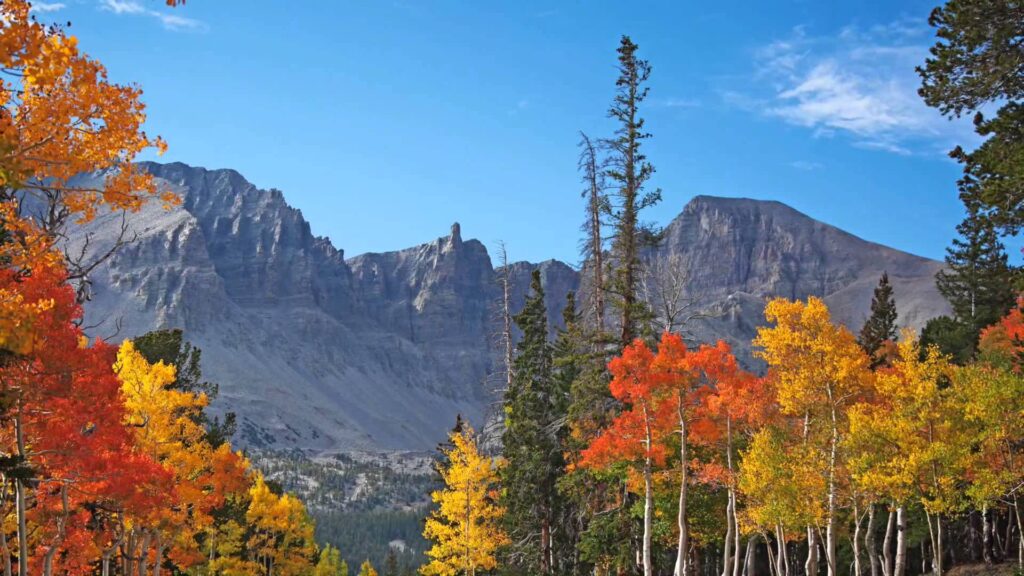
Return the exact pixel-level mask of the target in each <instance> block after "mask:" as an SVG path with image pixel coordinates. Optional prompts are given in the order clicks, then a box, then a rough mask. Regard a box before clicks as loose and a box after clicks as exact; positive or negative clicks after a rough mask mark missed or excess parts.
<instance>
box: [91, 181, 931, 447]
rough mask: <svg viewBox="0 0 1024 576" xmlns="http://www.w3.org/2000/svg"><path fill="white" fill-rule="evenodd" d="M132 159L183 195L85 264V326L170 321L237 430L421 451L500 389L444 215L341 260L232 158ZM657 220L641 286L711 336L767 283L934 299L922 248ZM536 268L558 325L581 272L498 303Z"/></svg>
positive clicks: (748, 218)
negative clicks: (660, 235)
mask: <svg viewBox="0 0 1024 576" xmlns="http://www.w3.org/2000/svg"><path fill="white" fill-rule="evenodd" d="M144 167H145V168H146V169H147V170H149V171H150V172H151V173H153V174H154V175H155V176H157V177H158V178H159V179H160V181H161V182H162V184H163V185H166V186H169V187H171V188H172V189H173V190H175V191H176V192H177V193H178V194H179V196H180V197H181V199H182V203H181V205H180V206H178V207H175V208H173V209H170V210H165V209H163V208H162V207H161V206H158V205H156V204H153V203H151V205H147V206H146V207H145V208H144V209H143V210H142V211H141V212H140V213H138V214H133V215H130V216H129V219H128V227H129V229H130V233H131V235H132V236H133V237H134V241H132V242H129V243H127V244H126V245H125V246H124V247H123V248H122V249H121V250H119V251H118V252H117V253H116V254H115V256H114V257H113V258H111V259H110V260H109V261H108V262H106V263H105V264H104V265H103V266H101V267H100V268H99V269H97V271H96V272H95V273H94V275H93V278H92V282H93V285H92V292H93V298H92V300H91V301H90V302H88V303H87V305H86V307H85V311H86V325H87V326H90V327H91V328H90V332H91V333H92V334H93V335H98V336H106V337H108V338H116V339H120V338H124V337H131V336H135V335H138V334H142V333H144V332H146V331H149V330H153V329H157V328H172V327H173V328H182V329H184V330H185V332H186V335H187V337H188V338H189V339H190V340H191V341H192V342H193V343H195V344H196V345H197V346H199V347H200V348H202V350H203V364H204V370H205V372H206V375H207V377H208V378H209V379H210V380H212V381H215V382H218V383H220V385H221V396H220V398H219V399H218V400H217V402H216V403H215V406H214V407H215V409H217V410H221V411H223V410H229V409H230V410H233V411H235V412H237V413H238V415H239V423H240V430H239V432H240V433H239V437H238V438H236V440H238V441H240V443H242V444H244V445H248V446H250V447H253V448H271V449H289V448H301V449H304V450H306V451H309V452H313V453H330V452H350V451H358V450H363V451H394V450H398V451H417V450H428V449H431V448H433V447H434V446H435V445H436V443H437V442H438V441H439V440H440V439H441V438H442V437H443V435H444V432H445V431H446V430H447V429H448V428H449V427H450V426H451V424H452V423H453V422H454V420H455V416H456V414H462V415H463V416H465V417H468V418H469V419H470V420H472V421H474V422H481V421H482V420H483V419H484V418H485V417H486V415H487V414H488V412H489V410H490V409H491V407H492V406H493V403H494V402H495V400H496V399H497V398H498V394H497V385H498V383H497V382H495V380H496V379H495V378H493V377H490V378H489V377H488V374H489V373H491V372H492V371H493V367H494V366H495V365H496V360H497V358H498V355H497V350H496V347H495V346H494V342H493V336H492V335H493V334H494V333H495V327H496V320H497V306H496V304H497V302H498V297H499V287H498V285H497V283H496V282H495V270H494V266H493V263H492V261H491V258H490V256H489V255H488V252H487V249H486V247H485V246H484V245H483V244H481V243H480V242H479V241H477V240H472V239H463V238H462V234H461V229H460V227H459V225H458V224H455V225H453V226H452V228H451V231H450V233H449V234H448V235H445V236H441V237H439V238H436V239H435V240H433V241H430V242H427V243H425V244H422V245H420V246H415V247H412V248H408V249H405V250H399V251H396V252H386V253H372V254H362V255H358V256H355V257H351V258H346V257H345V254H344V252H343V251H341V250H339V249H337V248H335V247H334V246H333V245H332V243H331V242H330V241H329V240H328V239H326V238H320V237H316V236H314V235H313V234H312V233H311V231H310V227H309V224H308V222H307V221H306V220H305V219H304V218H303V217H302V214H301V213H300V212H299V211H298V210H296V209H294V208H292V207H290V206H289V205H288V204H287V203H286V201H285V199H284V196H283V194H282V193H281V192H280V191H277V190H261V189H259V188H256V187H255V186H253V185H252V184H251V183H249V182H247V181H246V180H245V179H244V178H243V177H242V176H241V175H239V174H238V173H237V172H235V171H233V170H206V169H203V168H196V167H190V166H187V165H184V164H180V163H173V164H156V163H147V164H145V165H144ZM101 176H102V175H100V174H94V175H88V176H84V177H83V178H84V179H90V178H91V179H95V180H97V181H98V180H99V179H100V178H101ZM575 216H576V215H567V216H566V218H567V226H570V227H571V226H572V222H573V221H574V219H575ZM120 224H121V219H120V218H119V217H117V216H114V215H108V216H104V217H101V218H98V219H97V220H96V221H94V222H91V223H89V224H87V225H84V226H83V227H82V228H81V229H79V230H76V231H75V233H74V234H73V236H72V240H71V242H72V244H79V245H80V244H81V243H83V242H84V241H85V240H86V239H88V241H89V243H90V247H91V248H92V249H97V250H101V249H103V248H104V247H105V246H109V245H110V244H111V243H112V242H114V241H115V239H116V237H117V235H118V232H119V231H120ZM665 232H666V234H665V241H664V242H663V243H662V244H661V245H660V246H659V247H658V248H657V249H655V250H652V251H650V252H649V253H648V254H647V258H648V259H649V262H650V264H651V265H650V269H651V270H652V277H651V278H650V279H649V280H650V281H649V282H648V285H649V286H660V289H659V290H653V291H652V294H654V296H652V297H654V298H656V299H657V298H659V297H661V295H662V294H669V293H671V294H672V295H673V296H672V299H674V300H678V301H685V302H687V303H689V304H690V308H691V309H693V310H699V311H700V315H699V316H700V317H699V319H695V320H694V321H693V322H691V323H690V326H691V327H692V331H693V333H694V336H696V337H697V338H700V339H710V338H716V337H724V338H728V339H730V340H731V341H733V342H734V344H735V345H736V346H737V349H738V350H739V352H740V353H741V355H743V356H744V358H746V359H747V360H748V361H749V357H750V356H749V352H750V351H749V343H748V341H749V338H750V337H751V336H752V335H753V333H754V330H755V329H756V326H757V325H758V323H759V322H760V321H761V320H760V315H761V312H762V309H763V306H764V300H765V298H766V297H768V296H772V295H783V296H787V297H804V296H807V295H810V294H816V295H822V296H824V297H825V299H826V301H827V302H828V303H829V305H830V306H832V307H833V309H834V311H835V313H836V317H837V318H838V319H839V320H840V321H843V322H847V323H849V324H850V325H852V326H857V327H859V325H860V323H861V322H862V321H863V319H864V318H865V317H866V315H867V309H868V304H869V302H870V293H871V289H872V288H873V287H874V285H875V283H876V282H877V280H878V276H879V275H880V274H881V272H882V271H883V270H888V271H889V274H890V278H891V279H892V280H893V283H894V286H895V291H896V299H897V304H898V308H899V312H900V321H901V322H903V323H906V324H907V325H909V326H911V327H919V326H920V325H921V324H922V323H923V322H924V321H925V320H926V319H927V318H930V317H932V316H934V315H937V314H940V313H944V312H945V311H946V307H945V304H944V303H943V301H942V299H941V298H940V297H939V296H938V294H937V292H936V290H935V288H934V282H933V276H934V274H935V272H936V271H937V270H938V269H939V268H940V264H939V263H938V262H935V261H932V260H927V259H924V258H920V257H917V256H913V255H910V254H906V253H903V252H899V251H896V250H893V249H890V248H886V247H884V246H880V245H878V244H872V243H870V242H866V241H864V240H861V239H859V238H856V237H854V236H852V235H850V234H847V233H845V232H842V231H841V230H838V229H836V228H834V227H831V226H828V225H826V224H822V223H820V222H817V221H815V220H813V219H811V218H809V217H808V216H805V215H803V214H801V213H799V212H797V211H795V210H793V209H791V208H788V207H786V206H784V205H782V204H779V203H776V202H761V201H754V200H742V199H725V198H713V197H707V196H701V197H697V198H695V199H693V200H692V201H691V202H690V203H688V204H687V205H686V207H685V208H683V210H682V213H681V214H680V215H679V217H677V218H676V219H675V220H674V221H673V222H672V223H671V224H670V225H669V226H668V227H667V228H666V230H665ZM534 269H539V270H540V271H541V276H542V279H543V282H544V285H545V287H546V290H547V292H548V295H549V302H548V308H549V314H550V319H551V322H552V325H553V326H557V324H558V322H559V321H560V318H561V309H562V307H563V306H564V303H565V294H566V293H567V292H568V291H570V290H575V289H577V288H578V285H579V284H580V278H579V274H578V273H577V272H576V271H575V270H574V269H573V268H572V267H570V266H568V265H566V264H564V263H561V262H558V261H555V260H549V261H546V262H542V263H539V264H531V263H527V262H518V263H514V264H510V269H509V275H510V278H511V279H512V296H513V303H514V304H515V305H516V306H519V305H521V303H522V301H523V299H524V297H525V294H526V291H527V289H528V286H529V277H530V274H531V273H532V271H533V270H534ZM658 277H661V278H660V279H659V278H658ZM666 279H668V280H670V281H663V280H666ZM670 289H671V290H670ZM662 300H665V298H662Z"/></svg>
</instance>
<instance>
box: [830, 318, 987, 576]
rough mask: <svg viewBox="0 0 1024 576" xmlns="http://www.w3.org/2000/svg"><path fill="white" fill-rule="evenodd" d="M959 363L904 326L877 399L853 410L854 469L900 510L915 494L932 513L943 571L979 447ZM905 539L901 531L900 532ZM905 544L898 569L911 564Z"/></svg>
mask: <svg viewBox="0 0 1024 576" xmlns="http://www.w3.org/2000/svg"><path fill="white" fill-rule="evenodd" d="M953 370H954V368H953V366H952V364H951V363H950V361H949V359H948V358H946V357H945V356H943V355H942V354H940V353H939V351H938V349H937V348H935V347H929V349H928V350H926V351H925V353H924V354H922V353H921V348H920V345H919V344H918V342H917V340H916V339H915V337H914V334H913V333H912V332H910V331H904V333H903V334H902V336H901V341H900V343H899V345H898V347H897V353H896V357H895V358H894V359H893V360H892V362H891V365H890V366H889V367H887V368H883V369H881V370H879V371H878V372H877V373H876V382H875V394H874V396H875V398H874V401H872V402H862V403H859V404H858V405H856V406H854V407H853V408H852V409H851V410H850V434H849V437H848V442H847V446H848V448H849V450H850V453H851V457H850V469H851V471H852V475H853V479H854V482H855V483H856V484H857V485H858V486H861V487H862V488H863V489H864V490H865V491H867V492H871V493H875V494H883V495H886V496H887V497H888V498H890V499H891V500H892V501H893V502H895V503H896V506H897V507H898V509H899V508H900V507H901V505H902V504H904V503H906V502H907V501H908V500H910V499H911V498H914V499H916V500H917V501H918V502H919V503H920V504H921V506H922V507H923V509H924V511H925V515H926V518H927V521H928V532H929V537H930V540H931V545H932V554H933V558H932V570H933V573H934V574H936V575H937V576H941V575H942V568H943V566H942V557H943V523H942V519H943V517H944V516H945V515H948V514H949V513H951V512H954V511H955V510H957V509H958V508H959V507H960V505H961V502H960V501H961V500H962V496H963V495H962V493H961V489H960V487H959V486H958V484H959V483H960V482H961V479H962V478H963V476H964V473H965V466H966V464H967V462H968V457H969V455H970V451H971V446H970V442H969V438H970V437H969V435H968V434H967V429H966V427H965V417H964V412H963V407H962V403H961V402H959V401H958V399H957V398H956V395H955V390H954V388H952V387H951V386H949V382H950V381H951V377H952V376H953V375H954V372H953ZM898 536H899V535H898ZM904 548H905V542H898V543H897V558H896V562H895V566H894V568H893V573H894V574H895V575H896V576H900V574H902V572H903V570H904V569H905V565H904V561H903V560H902V559H901V553H905V552H904V550H903V549H904Z"/></svg>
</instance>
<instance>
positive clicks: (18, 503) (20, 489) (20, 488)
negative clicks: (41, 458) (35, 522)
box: [14, 399, 28, 576]
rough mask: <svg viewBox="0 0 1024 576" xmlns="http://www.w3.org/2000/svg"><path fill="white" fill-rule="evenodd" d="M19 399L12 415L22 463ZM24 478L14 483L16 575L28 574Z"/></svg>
mask: <svg viewBox="0 0 1024 576" xmlns="http://www.w3.org/2000/svg"><path fill="white" fill-rule="evenodd" d="M21 408H22V406H21V400H20V399H19V400H18V410H17V413H16V414H15V416H14V434H15V437H16V439H17V444H18V458H19V459H20V460H21V461H22V462H23V463H24V462H25V461H26V460H27V457H26V454H25V431H24V429H23V426H22V420H21ZM26 490H27V487H26V486H25V480H24V479H22V478H18V479H17V480H16V481H15V483H14V499H15V507H16V509H17V517H18V518H17V520H18V576H28V519H27V516H26V510H25V499H26V495H25V491H26Z"/></svg>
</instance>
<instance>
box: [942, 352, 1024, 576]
mask: <svg viewBox="0 0 1024 576" xmlns="http://www.w3.org/2000/svg"><path fill="white" fill-rule="evenodd" d="M953 382H954V386H953V388H954V391H955V394H956V395H957V397H958V402H959V403H960V405H961V406H963V409H964V411H965V416H966V418H965V419H966V424H967V425H968V433H969V434H971V435H972V437H971V444H972V445H973V446H974V447H975V450H974V451H972V453H971V455H970V462H969V464H968V465H967V466H966V470H967V479H968V480H969V484H968V486H967V497H968V499H969V500H970V502H971V503H972V504H973V505H974V506H975V507H977V509H978V510H980V511H981V516H982V522H983V528H982V534H983V544H982V546H983V548H982V550H983V554H982V556H983V557H984V559H985V561H986V562H987V563H990V562H992V555H991V545H992V543H991V542H990V537H989V534H990V533H991V530H990V529H989V525H990V521H989V518H988V512H989V509H990V508H991V507H993V506H994V505H996V504H997V503H998V502H999V501H1000V500H1002V499H1003V498H1005V497H1007V495H1009V498H1008V499H1009V500H1010V502H1011V503H1012V504H1013V511H1014V518H1015V520H1016V523H1017V529H1018V531H1020V529H1021V528H1024V518H1022V514H1021V511H1020V505H1021V502H1020V497H1019V494H1018V493H1019V491H1020V490H1019V487H1020V486H1021V485H1024V446H1022V445H1021V439H1022V438H1024V377H1022V376H1021V375H1020V374H1019V373H1016V372H1014V371H1013V370H1011V369H1010V368H1009V367H1007V366H1003V365H998V364H988V363H982V364H976V365H970V366H965V367H963V368H958V369H957V370H956V374H955V375H954V377H953ZM1017 564H1018V568H1019V569H1020V570H1022V571H1024V542H1020V543H1019V545H1018V547H1017Z"/></svg>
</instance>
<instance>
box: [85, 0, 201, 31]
mask: <svg viewBox="0 0 1024 576" xmlns="http://www.w3.org/2000/svg"><path fill="white" fill-rule="evenodd" d="M100 8H101V9H103V10H107V11H109V12H113V13H114V14H129V15H134V16H147V17H149V18H154V19H156V20H157V21H159V22H160V24H162V25H163V27H164V28H165V29H167V30H172V31H202V30H206V24H204V23H203V22H200V21H199V20H193V19H192V18H186V17H184V16H180V15H178V14H171V13H169V12H162V11H159V10H152V9H149V8H147V7H145V6H143V5H142V4H140V3H138V2H135V1H134V0H102V1H101V2H100Z"/></svg>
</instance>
